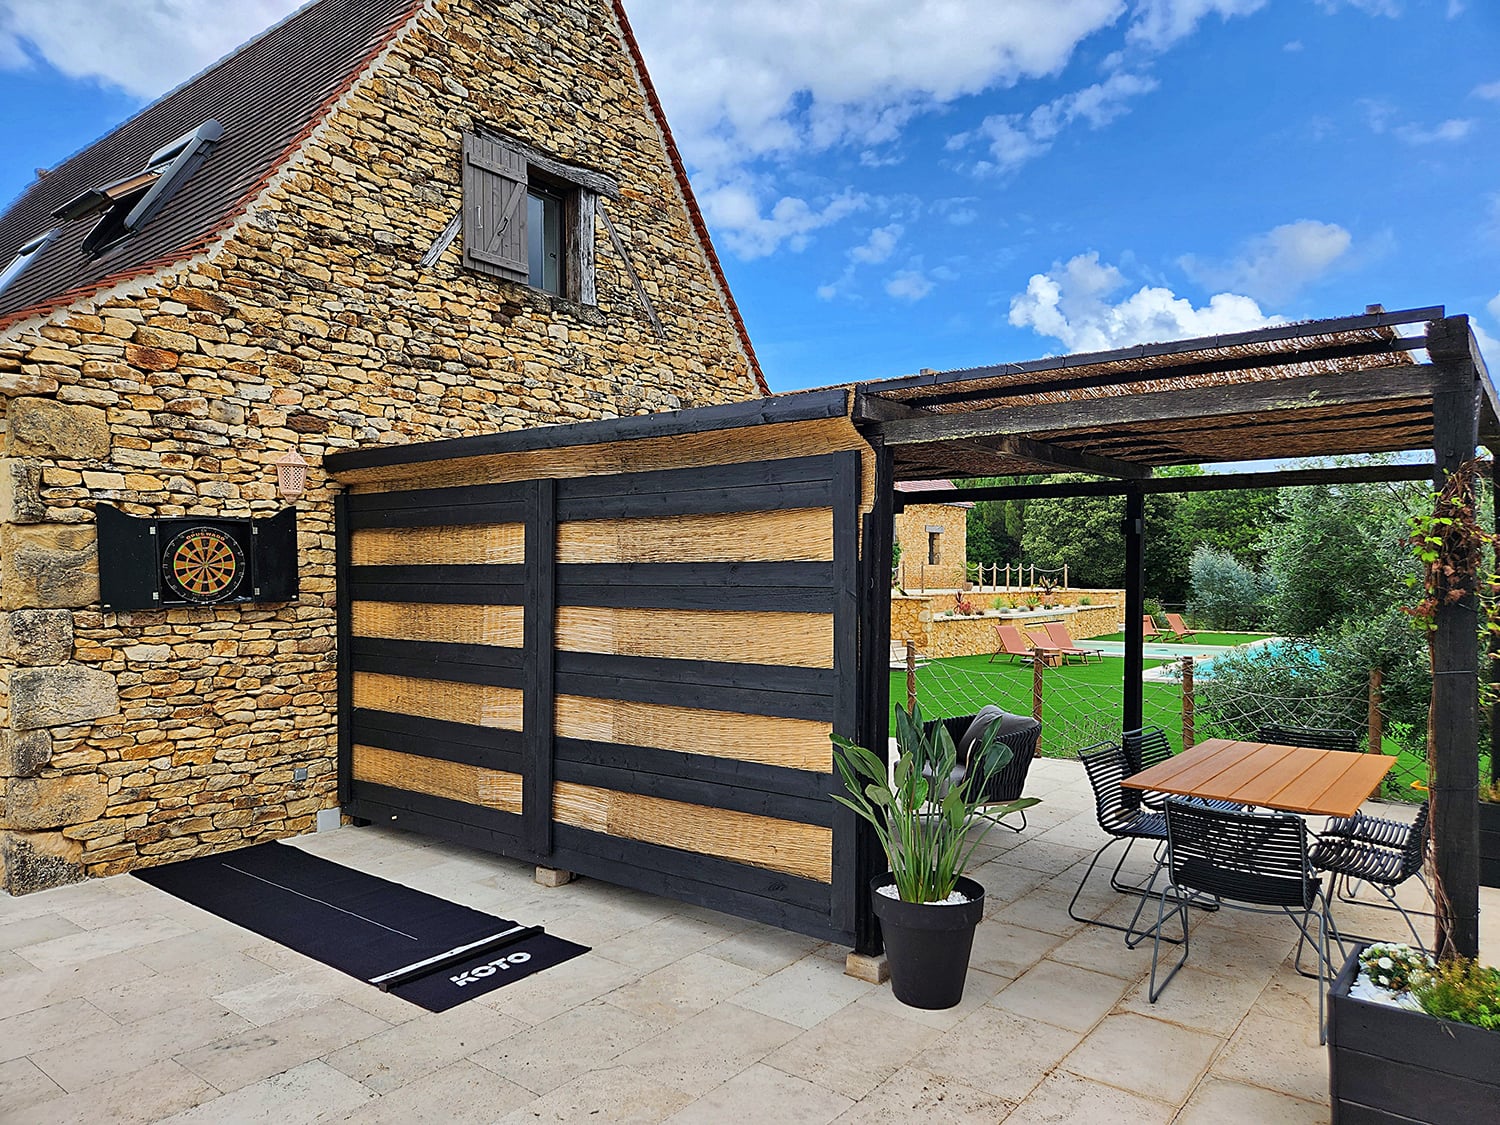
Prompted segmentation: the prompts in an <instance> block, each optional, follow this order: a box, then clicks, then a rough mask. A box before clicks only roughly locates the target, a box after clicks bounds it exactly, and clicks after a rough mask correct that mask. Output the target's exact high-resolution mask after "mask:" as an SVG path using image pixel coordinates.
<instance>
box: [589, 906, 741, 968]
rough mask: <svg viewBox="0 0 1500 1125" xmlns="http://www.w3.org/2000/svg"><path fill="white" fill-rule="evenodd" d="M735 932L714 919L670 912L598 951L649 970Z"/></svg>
mask: <svg viewBox="0 0 1500 1125" xmlns="http://www.w3.org/2000/svg"><path fill="white" fill-rule="evenodd" d="M731 936H733V935H732V934H730V933H729V932H728V931H727V930H725V929H723V928H722V927H720V926H717V925H715V924H714V923H712V922H704V921H702V920H701V919H697V918H679V917H677V916H676V915H670V916H668V917H666V918H658V919H657V920H655V921H653V922H648V923H647V924H646V925H644V926H639V927H637V928H636V929H634V930H631V931H629V932H628V933H625V934H622V935H621V936H620V937H618V938H616V939H615V940H614V941H611V942H608V943H607V944H604V945H602V946H600V947H597V951H598V953H599V954H600V955H601V956H604V957H608V958H609V959H610V960H611V961H617V962H619V963H620V964H621V965H629V966H630V967H631V968H632V969H636V970H638V971H640V972H642V973H649V972H650V971H651V970H652V969H659V968H661V967H662V966H663V965H670V964H671V963H672V962H673V961H677V960H680V959H681V958H683V957H686V956H687V955H688V954H690V953H696V952H698V950H700V949H706V948H707V947H708V946H710V945H714V944H715V943H717V942H721V941H723V940H724V939H725V938H726V937H731Z"/></svg>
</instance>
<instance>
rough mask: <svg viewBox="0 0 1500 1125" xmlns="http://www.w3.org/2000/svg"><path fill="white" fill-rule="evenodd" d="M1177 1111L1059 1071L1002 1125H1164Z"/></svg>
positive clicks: (1039, 1087)
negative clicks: (1100, 1124)
mask: <svg viewBox="0 0 1500 1125" xmlns="http://www.w3.org/2000/svg"><path fill="white" fill-rule="evenodd" d="M1176 1108H1177V1107H1176V1106H1175V1105H1168V1104H1167V1103H1166V1102H1159V1101H1154V1100H1153V1099H1151V1098H1145V1097H1141V1096H1140V1095H1139V1094H1132V1093H1130V1092H1129V1091H1127V1090H1121V1089H1118V1088H1116V1087H1114V1086H1106V1085H1104V1084H1103V1083H1100V1082H1092V1081H1090V1080H1089V1079H1087V1078H1080V1077H1078V1076H1077V1075H1076V1074H1068V1073H1065V1072H1062V1071H1059V1072H1058V1073H1056V1074H1053V1075H1050V1076H1049V1077H1048V1078H1047V1079H1046V1080H1045V1081H1044V1082H1043V1083H1042V1084H1041V1085H1040V1086H1038V1087H1037V1088H1036V1089H1035V1090H1033V1091H1032V1092H1031V1093H1030V1095H1029V1096H1028V1097H1027V1098H1026V1100H1025V1101H1023V1102H1022V1103H1021V1104H1020V1105H1019V1106H1017V1107H1016V1110H1015V1112H1014V1113H1012V1114H1011V1115H1010V1116H1009V1117H1007V1118H1006V1119H1005V1123H1006V1125H1064V1123H1071V1122H1086V1121H1108V1122H1109V1123H1110V1125H1166V1123H1167V1122H1168V1121H1171V1120H1172V1115H1173V1113H1175V1112H1176ZM1268 1120H1270V1119H1268ZM1263 1125H1264V1123H1263Z"/></svg>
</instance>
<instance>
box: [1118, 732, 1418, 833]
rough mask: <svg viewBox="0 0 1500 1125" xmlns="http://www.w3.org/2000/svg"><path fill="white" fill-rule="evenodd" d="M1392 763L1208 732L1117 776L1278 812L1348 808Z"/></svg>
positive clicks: (1353, 808) (1330, 812)
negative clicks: (1201, 738) (1202, 738)
mask: <svg viewBox="0 0 1500 1125" xmlns="http://www.w3.org/2000/svg"><path fill="white" fill-rule="evenodd" d="M1395 763H1396V759H1395V758H1393V757H1391V756H1390V755H1387V754H1358V753H1350V752H1348V751H1346V750H1318V749H1315V748H1314V747H1311V746H1282V745H1279V744H1277V743H1274V742H1237V741H1234V740H1231V739H1227V738H1210V739H1206V740H1205V741H1203V742H1200V743H1198V744H1197V745H1196V746H1193V747H1192V748H1191V749H1188V750H1184V751H1183V752H1182V753H1181V754H1177V755H1175V756H1173V757H1171V758H1168V759H1167V760H1166V761H1164V762H1158V763H1157V764H1156V765H1154V766H1151V767H1150V768H1148V769H1144V770H1142V771H1141V772H1140V773H1137V774H1133V775H1131V776H1130V777H1127V778H1125V780H1124V781H1122V782H1121V783H1120V784H1121V785H1123V786H1125V787H1126V788H1129V789H1144V790H1150V791H1152V792H1155V793H1172V794H1175V795H1177V796H1182V797H1202V798H1205V799H1207V800H1213V801H1233V802H1235V803H1236V804H1241V805H1255V806H1257V807H1259V808H1266V809H1280V810H1282V811H1284V812H1296V813H1320V814H1322V815H1324V816H1353V815H1354V814H1355V813H1357V812H1358V811H1359V806H1360V805H1362V804H1364V802H1365V801H1366V800H1367V799H1369V796H1370V794H1371V793H1373V792H1375V789H1376V787H1377V786H1378V785H1379V784H1380V782H1381V779H1382V778H1384V777H1385V775H1386V774H1387V773H1388V772H1389V771H1390V768H1391V766H1393V765H1395Z"/></svg>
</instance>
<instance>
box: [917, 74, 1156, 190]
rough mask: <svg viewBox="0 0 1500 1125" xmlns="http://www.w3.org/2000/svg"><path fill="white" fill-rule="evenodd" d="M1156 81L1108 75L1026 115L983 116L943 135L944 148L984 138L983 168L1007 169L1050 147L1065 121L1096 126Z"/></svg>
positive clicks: (1113, 116) (1138, 76)
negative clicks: (988, 161)
mask: <svg viewBox="0 0 1500 1125" xmlns="http://www.w3.org/2000/svg"><path fill="white" fill-rule="evenodd" d="M1157 85H1158V83H1157V81H1156V79H1154V78H1151V77H1149V76H1147V75H1142V74H1124V73H1121V74H1112V75H1110V76H1109V77H1108V78H1107V79H1105V80H1104V81H1103V82H1096V83H1095V84H1094V85H1092V86H1087V87H1085V88H1084V89H1082V90H1075V91H1074V92H1073V93H1071V94H1064V95H1063V96H1062V97H1059V98H1054V99H1053V100H1052V101H1050V102H1048V103H1046V104H1045V105H1040V106H1038V107H1037V108H1036V109H1034V110H1032V111H1031V112H1030V113H1028V114H1019V113H1007V114H996V115H994V116H991V117H986V118H985V119H984V120H983V121H982V122H980V124H979V127H978V128H977V129H975V130H974V131H973V132H971V133H958V134H955V135H954V136H952V137H949V138H948V143H947V147H948V149H949V151H956V150H958V149H962V148H965V147H967V146H968V145H970V144H972V143H974V142H975V141H984V142H988V145H989V151H990V155H991V156H992V157H993V158H994V164H993V165H988V166H986V167H987V168H988V167H994V168H996V169H998V170H999V171H1001V172H1012V171H1014V170H1015V169H1017V168H1019V167H1020V166H1021V165H1023V164H1025V163H1026V162H1027V161H1028V160H1032V159H1034V158H1035V157H1038V156H1040V155H1042V154H1043V153H1044V152H1046V151H1047V150H1048V149H1050V148H1051V147H1052V142H1053V141H1054V140H1056V139H1057V136H1058V134H1060V133H1061V132H1062V131H1063V129H1065V128H1066V127H1067V126H1069V125H1072V124H1074V123H1075V122H1078V121H1083V122H1085V123H1087V124H1088V125H1089V126H1090V127H1092V128H1094V129H1101V128H1103V127H1104V126H1105V125H1108V124H1109V123H1110V122H1111V121H1114V120H1115V119H1116V118H1118V117H1120V116H1122V115H1123V114H1126V113H1128V112H1130V108H1129V105H1128V104H1127V103H1128V102H1129V100H1130V99H1131V98H1135V97H1140V96H1141V95H1142V94H1148V93H1150V92H1151V91H1152V90H1154V89H1156V87H1157Z"/></svg>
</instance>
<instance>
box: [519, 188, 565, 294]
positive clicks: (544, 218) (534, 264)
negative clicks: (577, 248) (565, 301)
mask: <svg viewBox="0 0 1500 1125" xmlns="http://www.w3.org/2000/svg"><path fill="white" fill-rule="evenodd" d="M565 207H566V204H565V203H564V200H563V197H562V195H561V194H559V193H558V192H556V191H552V190H551V189H549V188H546V187H543V186H542V185H540V184H532V185H531V186H529V187H528V188H527V189H526V249H527V254H526V266H527V281H526V283H527V284H528V285H530V286H531V287H532V288H533V289H540V290H541V291H542V292H544V293H551V294H552V295H553V296H556V297H561V296H564V291H563V212H564V210H565Z"/></svg>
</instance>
